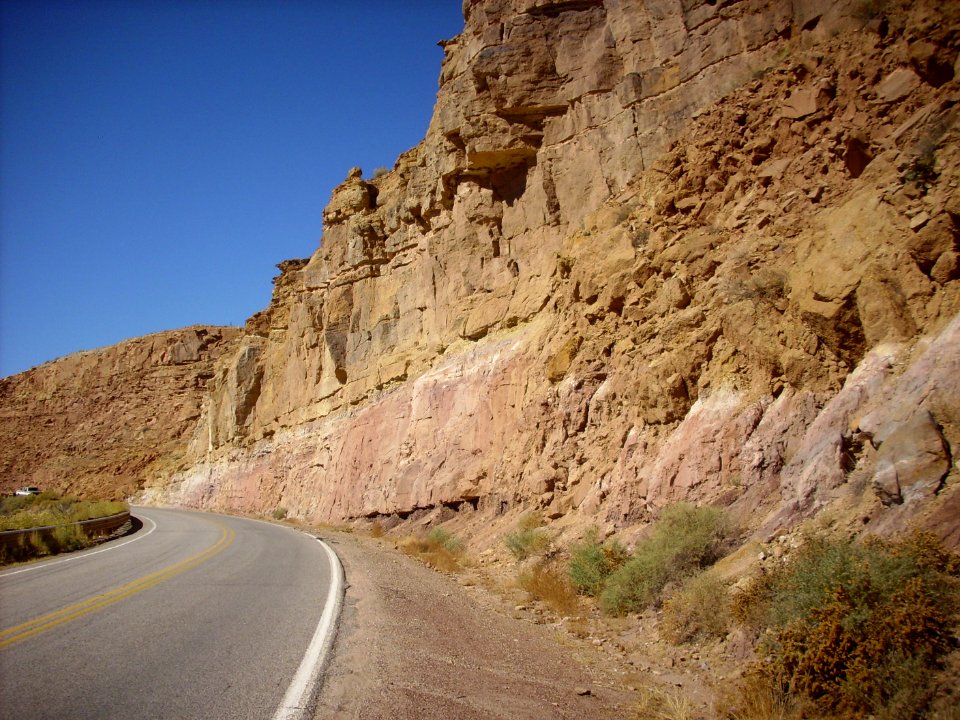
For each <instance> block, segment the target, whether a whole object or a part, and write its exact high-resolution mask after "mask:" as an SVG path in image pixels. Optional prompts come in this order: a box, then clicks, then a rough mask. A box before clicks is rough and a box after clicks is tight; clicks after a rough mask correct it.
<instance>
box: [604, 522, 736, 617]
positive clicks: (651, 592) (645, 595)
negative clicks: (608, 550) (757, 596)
mask: <svg viewBox="0 0 960 720" xmlns="http://www.w3.org/2000/svg"><path fill="white" fill-rule="evenodd" d="M728 536H729V525H728V523H727V521H726V518H725V516H724V514H723V512H722V511H721V510H720V509H718V508H712V507H697V506H694V505H690V504H688V503H678V504H676V505H673V506H671V507H668V508H665V509H664V511H663V513H662V514H661V516H660V519H659V520H658V521H657V522H656V523H655V525H654V526H653V530H652V532H651V534H650V536H649V537H648V538H646V539H645V540H643V541H642V542H641V543H639V544H638V545H637V547H636V549H635V550H634V551H633V554H632V555H631V556H630V559H629V560H627V561H626V562H625V563H624V564H623V565H622V566H621V567H620V568H618V569H617V570H616V571H615V572H614V573H612V574H611V575H610V577H608V578H607V581H606V583H605V584H604V588H603V591H602V592H601V593H600V605H601V607H602V608H603V609H604V610H605V611H606V612H608V613H610V614H612V615H624V614H626V613H628V612H639V611H641V610H643V609H644V608H646V607H648V606H649V605H651V604H653V603H654V602H656V601H657V600H658V599H659V598H660V594H661V592H662V590H663V588H664V587H665V586H666V585H667V583H669V582H673V581H678V580H682V579H683V578H685V577H687V576H689V575H691V574H693V573H695V572H696V571H697V570H700V569H702V568H705V567H708V566H709V565H712V564H713V563H714V562H716V561H717V560H718V559H719V558H720V557H722V555H723V554H724V552H725V550H726V546H727V542H728Z"/></svg>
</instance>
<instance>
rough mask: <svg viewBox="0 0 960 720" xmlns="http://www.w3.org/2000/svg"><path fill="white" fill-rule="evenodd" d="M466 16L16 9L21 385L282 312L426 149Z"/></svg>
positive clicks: (0, 101)
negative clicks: (289, 263)
mask: <svg viewBox="0 0 960 720" xmlns="http://www.w3.org/2000/svg"><path fill="white" fill-rule="evenodd" d="M460 8H461V2H460V0H402V1H401V0H367V2H364V3H353V2H341V1H340V0H205V1H204V0H154V1H152V2H151V1H150V0H44V1H43V2H17V1H16V0H0V376H6V375H10V374H13V373H16V372H20V371H22V370H26V369H27V368H30V367H32V366H35V365H38V364H40V363H43V362H46V361H47V360H52V359H54V358H56V357H60V356H62V355H66V354H69V353H71V352H75V351H77V350H86V349H92V348H96V347H102V346H104V345H110V344H113V343H116V342H119V341H120V340H123V339H126V338H129V337H135V336H138V335H145V334H147V333H151V332H156V331H158V330H168V329H173V328H177V327H183V326H186V325H192V324H198V323H199V324H223V325H239V324H242V323H243V322H244V320H246V318H247V317H249V316H250V315H252V314H253V313H254V312H256V311H258V310H260V309H262V308H264V307H266V305H267V303H268V301H269V298H270V291H271V279H272V278H273V277H274V276H275V275H276V274H277V271H276V269H275V268H274V265H275V264H276V263H278V262H280V261H282V260H286V259H288V258H295V257H308V256H309V255H310V254H311V253H312V252H313V251H314V250H315V249H316V248H317V246H318V243H319V239H320V234H321V231H322V222H321V214H322V211H323V207H324V206H325V205H326V203H327V201H328V200H329V198H330V191H331V190H332V189H333V187H334V185H336V184H338V183H339V182H341V181H342V180H343V179H344V178H345V177H346V174H347V171H348V169H349V168H350V167H352V166H354V165H359V166H360V167H362V168H363V170H364V173H365V174H366V175H367V176H370V175H371V174H372V173H373V171H374V170H375V169H376V168H377V167H381V166H384V167H392V166H393V163H394V161H395V160H396V158H397V156H398V155H399V154H400V153H401V152H403V151H404V150H407V149H408V148H410V147H413V146H414V145H415V144H416V143H417V142H419V141H420V139H421V138H422V137H423V135H424V133H425V131H426V128H427V124H428V121H429V118H430V113H431V111H432V108H433V103H434V99H435V97H436V91H437V78H438V77H439V73H440V61H441V59H442V57H443V53H442V51H441V50H440V48H439V47H437V44H436V43H437V41H438V40H441V39H445V38H449V37H452V36H454V35H456V34H457V33H459V32H460V31H461V30H462V28H463V19H462V16H461V12H460Z"/></svg>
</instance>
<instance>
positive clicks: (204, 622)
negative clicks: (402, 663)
mask: <svg viewBox="0 0 960 720" xmlns="http://www.w3.org/2000/svg"><path fill="white" fill-rule="evenodd" d="M134 515H135V516H136V517H137V518H139V519H140V521H142V523H143V527H142V528H140V530H139V531H138V532H137V533H135V534H133V535H131V536H128V537H127V538H124V539H123V540H120V541H114V542H112V543H107V544H106V545H103V546H100V547H99V548H96V549H94V550H88V551H86V552H82V553H75V554H71V555H68V556H61V557H58V558H52V559H50V560H46V561H43V562H38V563H33V564H29V565H23V566H19V567H14V568H12V569H8V570H6V571H3V572H0V698H2V699H0V719H2V720H7V719H11V720H12V719H13V718H17V719H18V720H41V719H43V718H57V719H58V720H59V719H62V718H74V719H76V720H82V719H85V718H90V719H91V720H93V719H96V720H110V719H113V718H116V720H138V719H139V718H143V719H147V718H150V719H151V720H156V719H157V718H177V719H178V720H186V719H188V718H198V719H199V718H203V719H204V720H211V719H216V718H224V719H226V718H230V719H232V720H237V719H242V718H258V719H260V718H266V719H268V720H269V719H270V718H281V717H283V718H287V717H297V715H298V711H297V710H296V707H297V706H298V705H300V704H303V697H305V696H307V695H309V694H310V690H311V689H312V682H311V680H312V674H311V671H312V666H311V665H310V662H309V659H307V660H305V656H312V657H316V656H318V655H320V656H322V655H323V654H324V652H325V651H326V649H327V647H328V645H329V638H327V639H324V637H323V628H320V627H319V626H320V625H321V624H328V622H329V620H330V615H331V612H332V613H333V614H334V615H335V613H336V609H337V608H336V607H335V605H336V603H335V601H334V600H333V596H334V594H338V593H339V589H337V590H336V591H335V592H328V588H329V586H330V583H331V576H333V577H336V574H337V570H336V567H335V566H334V564H332V563H331V561H330V554H329V552H328V551H327V549H326V548H325V547H324V546H323V545H322V544H321V543H319V542H317V541H316V540H315V539H314V538H313V537H311V536H308V535H305V534H304V533H300V532H295V531H292V530H290V529H288V528H284V527H279V526H276V525H271V524H268V523H262V522H257V521H254V520H245V519H241V518H233V517H226V516H220V515H211V514H206V513H197V512H187V511H180V510H160V509H154V508H149V509H148V508H136V509H135V510H134ZM335 585H336V583H335ZM322 614H323V616H324V618H323V620H324V623H321V615H322ZM308 648H310V649H311V652H310V653H308V652H307V651H308ZM295 678H296V680H295ZM301 691H303V692H301ZM304 709H305V708H304Z"/></svg>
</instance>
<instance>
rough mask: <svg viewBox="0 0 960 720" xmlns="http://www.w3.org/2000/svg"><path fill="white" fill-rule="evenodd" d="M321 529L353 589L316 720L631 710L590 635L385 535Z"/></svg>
mask: <svg viewBox="0 0 960 720" xmlns="http://www.w3.org/2000/svg"><path fill="white" fill-rule="evenodd" d="M324 535H325V539H327V540H328V542H330V543H331V544H332V545H333V547H334V548H335V549H336V551H337V554H338V555H339V556H340V558H341V561H342V563H343V567H344V571H345V573H346V578H347V591H346V600H345V604H344V611H343V616H342V619H341V623H340V628H339V633H338V636H337V641H336V648H335V654H334V659H333V661H332V663H331V665H330V667H329V668H328V671H327V679H326V681H325V684H324V687H323V688H322V690H321V696H320V699H319V703H318V706H317V709H316V714H315V718H317V719H318V720H319V719H321V718H323V719H324V720H326V719H329V718H357V719H363V720H373V719H374V718H390V719H391V720H404V719H406V718H409V719H411V720H412V719H413V718H418V719H427V718H443V719H445V720H447V719H449V718H458V719H462V720H469V719H471V718H478V719H479V718H485V719H487V718H504V719H506V718H510V719H511V720H525V719H530V720H533V719H534V718H536V719H537V720H541V719H544V718H578V719H579V718H597V719H598V720H602V719H604V718H620V717H625V716H627V712H628V710H627V708H628V707H629V706H630V705H631V704H632V699H631V698H630V696H629V694H627V693H625V692H623V691H620V690H618V689H616V685H617V682H616V680H615V679H614V678H613V677H612V676H608V675H606V674H605V673H603V672H602V671H601V669H600V668H596V667H594V668H590V667H588V665H589V664H590V663H588V659H589V658H587V657H585V655H590V653H591V651H592V648H590V647H587V646H586V644H584V645H583V646H582V647H580V648H577V647H571V646H570V640H569V638H565V637H563V636H561V635H560V634H559V633H557V632H556V631H552V630H551V629H550V628H549V627H548V626H545V625H536V624H532V623H530V622H523V621H521V620H518V619H515V618H512V617H509V616H507V615H505V614H503V613H500V612H497V611H496V610H495V609H494V608H493V607H492V602H493V600H494V598H492V597H491V596H490V595H489V594H488V593H487V592H486V591H484V590H482V589H479V588H476V587H473V586H470V585H465V583H470V582H471V580H469V579H468V575H464V576H454V575H447V574H443V573H439V572H435V571H433V570H431V569H429V568H427V567H425V566H424V565H422V564H420V563H419V562H417V561H415V560H413V559H412V558H409V557H407V556H405V555H403V554H401V553H400V552H398V551H396V550H394V549H393V548H392V547H390V546H389V545H388V544H387V543H384V542H378V541H376V540H372V539H368V538H361V537H356V536H350V535H344V534H336V535H328V534H327V533H324ZM561 642H563V643H564V644H566V645H567V646H566V647H564V646H563V645H561Z"/></svg>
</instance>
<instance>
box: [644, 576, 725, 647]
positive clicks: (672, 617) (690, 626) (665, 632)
mask: <svg viewBox="0 0 960 720" xmlns="http://www.w3.org/2000/svg"><path fill="white" fill-rule="evenodd" d="M729 625H730V599H729V595H728V594H727V588H726V587H725V586H724V584H723V583H722V582H720V580H718V579H717V578H715V577H714V576H713V575H711V574H710V573H709V572H705V573H700V574H699V575H694V576H693V577H690V578H687V579H686V580H685V581H684V583H683V585H682V586H681V587H680V589H679V590H678V591H677V592H676V593H674V594H673V595H672V596H671V597H670V598H669V599H667V601H666V602H665V603H664V605H663V623H662V625H661V627H660V633H661V635H662V636H663V638H664V639H665V640H666V641H667V642H670V643H673V644H674V645H680V644H681V643H686V642H692V641H703V640H707V639H710V638H722V637H724V636H725V635H726V634H727V628H728V627H729Z"/></svg>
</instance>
